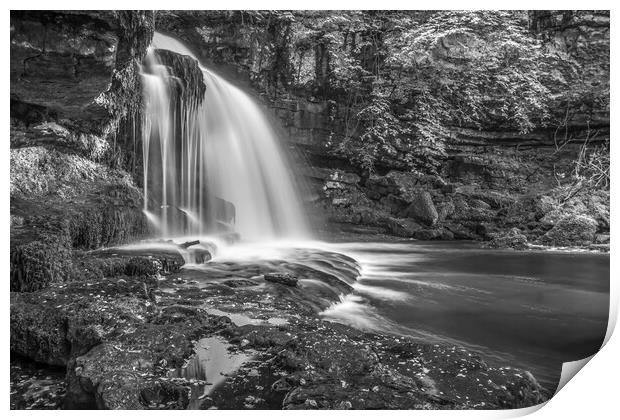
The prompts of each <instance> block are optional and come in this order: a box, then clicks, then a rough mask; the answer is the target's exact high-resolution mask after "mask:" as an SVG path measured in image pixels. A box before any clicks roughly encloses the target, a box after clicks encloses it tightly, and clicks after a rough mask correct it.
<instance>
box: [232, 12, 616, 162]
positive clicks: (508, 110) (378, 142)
mask: <svg viewBox="0 0 620 420" xmlns="http://www.w3.org/2000/svg"><path fill="white" fill-rule="evenodd" d="M241 15H242V17H243V16H245V19H246V21H248V22H250V21H251V22H253V23H254V26H252V25H251V24H250V25H248V28H249V27H253V28H254V29H251V30H250V31H251V38H252V41H251V42H252V43H256V42H260V48H258V49H259V50H260V52H259V58H258V59H256V60H254V65H255V66H256V67H257V68H256V71H257V72H258V73H260V72H261V71H262V69H263V68H265V65H266V64H265V63H269V64H268V66H269V68H270V69H271V70H270V71H269V72H266V73H265V74H269V75H270V77H273V76H271V75H273V74H277V75H278V76H277V77H276V79H277V80H270V81H268V85H270V88H274V86H275V87H276V88H277V87H278V86H282V87H285V88H287V89H290V88H292V90H293V91H295V90H296V89H299V90H301V91H303V92H308V91H309V92H311V95H312V96H310V98H309V99H310V100H314V99H318V100H324V101H328V102H329V103H330V104H331V108H330V121H331V123H333V124H334V125H333V126H332V127H331V128H330V129H331V131H332V136H331V137H330V138H329V141H328V142H327V143H326V146H327V147H333V148H334V149H335V151H337V152H339V153H340V154H341V155H344V156H346V157H348V158H349V160H350V161H351V162H352V163H354V164H355V165H358V166H359V167H360V168H361V169H363V170H365V171H367V172H372V171H373V170H374V169H375V166H376V165H377V164H383V165H385V164H388V166H392V167H394V166H395V164H396V166H401V167H402V166H405V167H408V168H410V169H414V170H415V169H418V170H423V171H425V172H429V171H430V172H433V170H434V169H436V168H437V167H438V166H439V164H440V162H441V159H442V157H443V156H445V146H446V143H447V142H448V140H449V139H450V138H451V136H453V135H454V134H453V132H454V128H459V127H460V128H468V129H478V130H488V131H494V130H497V131H500V130H509V131H518V132H520V133H527V132H530V131H532V130H534V129H538V128H545V127H557V126H561V125H562V123H564V125H565V126H568V124H569V121H570V120H571V119H572V118H573V117H575V116H576V115H579V113H583V112H593V110H597V109H603V110H604V109H606V108H607V109H608V103H609V82H608V81H605V80H599V79H601V77H603V79H604V78H605V77H604V76H605V74H608V73H609V64H608V61H609V60H608V57H609V41H608V36H607V37H606V36H605V35H604V34H602V35H600V34H599V35H596V36H595V37H594V38H596V39H592V40H589V39H586V40H585V41H584V40H583V38H584V36H583V35H582V34H580V33H579V32H578V31H577V32H576V33H575V35H574V39H572V40H571V42H572V44H570V45H564V46H563V45H555V44H554V43H555V42H556V41H555V40H553V39H549V38H545V37H544V36H542V35H541V34H540V33H541V31H542V30H538V32H536V31H533V30H531V29H530V28H531V24H532V22H531V21H530V19H531V17H532V15H531V14H528V12H525V11H441V12H435V11H338V12H334V11H324V10H319V11H293V12H288V11H271V12H268V11H267V12H266V11H260V12H259V11H252V12H241ZM565 15H566V13H565ZM567 16H568V15H567ZM583 16H586V18H587V16H589V15H588V13H585V12H583V13H582V12H575V13H573V14H570V16H569V17H570V19H572V20H571V21H570V22H569V23H570V24H571V25H572V24H573V23H574V24H575V25H579V24H580V22H581V21H580V20H579V19H582V18H583ZM573 21H574V22H573ZM595 23H596V22H595ZM257 24H258V25H259V26H260V27H261V28H263V29H262V30H256V27H255V26H256V25H257ZM594 26H596V25H594ZM599 26H600V25H599ZM603 26H604V25H603ZM601 30H602V31H604V28H603V29H601ZM571 33H572V32H571ZM563 34H564V32H563ZM571 36H572V35H571ZM599 38H600V39H599ZM564 47H566V48H565V51H563V50H562V48H564ZM562 51H563V52H562ZM606 57H607V59H606ZM606 63H607V64H606ZM274 70H275V71H274ZM558 110H561V112H558ZM340 122H343V125H344V127H340V126H338V124H339V123H340Z"/></svg>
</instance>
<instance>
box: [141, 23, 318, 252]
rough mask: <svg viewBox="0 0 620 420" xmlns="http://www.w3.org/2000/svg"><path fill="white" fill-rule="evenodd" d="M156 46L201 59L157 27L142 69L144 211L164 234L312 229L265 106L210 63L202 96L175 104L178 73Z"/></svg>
mask: <svg viewBox="0 0 620 420" xmlns="http://www.w3.org/2000/svg"><path fill="white" fill-rule="evenodd" d="M156 49H167V50H170V51H174V52H176V53H178V54H182V55H188V56H190V57H192V58H194V59H196V57H195V56H194V55H193V54H192V53H191V51H189V49H188V48H187V47H185V46H184V45H183V44H182V43H181V42H179V41H177V40H176V39H174V38H171V37H168V36H166V35H163V34H160V33H157V32H156V33H155V35H154V38H153V43H152V45H151V48H150V49H149V52H148V54H147V60H146V66H145V69H144V71H143V72H142V73H143V80H144V99H145V103H146V109H145V122H144V125H143V130H144V134H143V148H144V150H143V152H144V154H143V156H144V211H145V213H146V214H147V217H148V219H149V220H150V221H151V223H152V224H153V225H154V226H155V227H156V228H158V229H159V230H160V233H161V235H163V236H164V237H171V236H173V237H175V236H180V235H190V236H191V235H195V236H203V235H208V234H213V233H217V232H221V231H232V230H234V231H236V232H238V233H239V234H240V235H241V238H242V239H243V240H270V239H276V238H303V237H306V236H307V228H306V222H305V217H304V215H303V211H302V206H301V205H300V200H299V198H298V195H297V192H296V187H295V183H294V181H293V177H292V174H291V171H290V168H289V167H288V166H287V163H286V158H285V154H284V153H283V151H282V150H281V148H280V145H279V144H280V141H279V139H278V136H277V135H276V133H275V131H274V129H273V128H272V127H271V125H270V123H269V121H268V120H267V118H266V117H265V115H264V114H263V112H262V111H261V109H260V108H259V106H258V105H257V104H256V103H254V101H253V100H252V99H251V98H250V97H249V96H248V95H246V94H245V93H244V92H243V91H241V90H240V89H239V88H237V87H235V86H233V85H232V84H230V83H228V82H227V81H226V80H224V79H223V78H221V77H220V76H218V75H216V74H215V73H213V72H212V71H210V70H208V69H206V68H204V67H201V70H202V72H203V77H204V82H205V85H206V93H205V96H204V99H203V101H202V103H200V104H181V106H174V104H173V102H174V101H173V99H172V98H171V91H172V90H171V88H172V87H173V86H172V84H174V83H177V81H176V80H175V79H174V78H172V77H171V76H170V74H169V72H168V69H167V68H166V67H165V66H164V65H163V64H162V63H160V62H158V60H157V56H156V55H155V53H154V51H155V50H156ZM177 108H180V109H177ZM218 198H220V199H223V200H225V201H221V200H219V199H218ZM226 202H230V203H232V204H233V205H234V207H235V208H234V212H233V210H232V209H231V208H230V206H228V205H227V204H226Z"/></svg>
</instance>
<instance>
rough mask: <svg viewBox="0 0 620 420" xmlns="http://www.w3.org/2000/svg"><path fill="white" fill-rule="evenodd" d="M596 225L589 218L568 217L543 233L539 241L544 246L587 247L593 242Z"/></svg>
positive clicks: (580, 216) (579, 216) (582, 216)
mask: <svg viewBox="0 0 620 420" xmlns="http://www.w3.org/2000/svg"><path fill="white" fill-rule="evenodd" d="M597 229H598V223H597V222H596V220H594V219H593V218H591V217H589V216H584V215H568V216H565V217H563V218H562V219H560V220H559V221H558V222H557V223H556V225H555V226H554V227H553V228H552V229H551V230H550V231H548V232H547V233H545V234H544V235H543V236H542V237H541V238H540V241H541V242H542V243H544V244H546V245H555V246H577V245H588V244H590V243H592V242H593V241H594V240H595V237H596V231H597Z"/></svg>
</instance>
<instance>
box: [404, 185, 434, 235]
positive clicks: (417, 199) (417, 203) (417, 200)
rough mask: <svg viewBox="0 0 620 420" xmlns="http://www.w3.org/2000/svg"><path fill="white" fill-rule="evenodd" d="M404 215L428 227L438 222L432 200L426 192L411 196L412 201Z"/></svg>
mask: <svg viewBox="0 0 620 420" xmlns="http://www.w3.org/2000/svg"><path fill="white" fill-rule="evenodd" d="M405 215H406V216H407V217H410V218H412V219H415V220H416V221H419V222H421V223H424V224H425V225H428V226H433V225H435V223H437V220H439V214H438V213H437V209H436V208H435V204H433V198H432V197H431V195H430V193H429V192H428V191H419V192H417V193H414V194H413V201H412V203H411V204H410V205H409V207H407V210H405Z"/></svg>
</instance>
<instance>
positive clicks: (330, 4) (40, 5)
mask: <svg viewBox="0 0 620 420" xmlns="http://www.w3.org/2000/svg"><path fill="white" fill-rule="evenodd" d="M616 3H617V2H616ZM11 6H13V8H15V9H83V8H84V7H85V6H86V7H87V8H88V9H91V10H96V9H160V10H166V9H196V10H199V9H231V10H232V9H331V10H341V9H385V10H387V9H420V10H422V9H435V10H436V9H496V8H501V9H611V10H612V19H613V17H615V9H616V8H615V7H614V6H615V4H614V3H612V2H611V1H588V2H583V1H581V2H578V1H532V0H523V1H519V2H502V3H499V2H497V1H479V0H473V1H468V2H457V1H442V0H435V1H433V2H430V3H427V2H405V1H390V0H382V1H380V2H378V1H373V2H371V1H361V0H360V1H349V2H344V1H333V0H331V1H326V0H314V1H312V2H293V1H291V0H288V1H274V0H271V1H269V0H264V1H261V2H250V1H238V0H228V1H225V2H219V1H206V0H202V1H175V2H173V3H170V2H166V3H164V2H161V1H159V2H158V1H119V0H108V1H106V2H84V1H83V0H81V1H75V0H74V1H55V2H49V1H48V2H44V1H23V2H19V3H18V2H14V3H13V2H12V4H11ZM4 22H5V28H8V27H9V25H10V23H9V22H10V15H9V9H6V10H5V13H4ZM615 36H616V31H615V30H614V28H613V25H612V31H611V37H612V42H611V46H612V55H611V57H612V59H611V61H612V62H611V67H612V69H615V68H617V65H616V64H617V56H616V55H615V54H614V52H615V48H614V46H615V45H616V43H615V41H616V39H615ZM2 48H3V50H4V57H9V55H10V49H9V43H7V42H6V41H5V42H4V43H3V46H2ZM3 71H4V74H5V76H4V79H3V80H4V84H5V90H4V91H5V92H10V86H7V85H9V84H10V82H9V81H10V76H9V66H8V65H6V61H5V66H4V69H3ZM611 74H612V80H611V83H612V96H611V98H612V103H611V107H612V109H616V104H617V101H616V98H617V95H616V93H617V92H616V89H615V81H614V77H613V75H614V72H613V70H612V72H611ZM7 99H8V98H5V100H4V102H3V103H2V115H3V116H4V119H3V126H4V133H8V131H9V103H8V100H7ZM612 115H613V114H612ZM614 122H615V121H614ZM611 131H612V137H613V133H614V124H612V128H611ZM4 147H5V149H4V162H5V164H4V165H3V166H2V171H3V174H2V175H1V176H0V182H2V183H3V189H2V191H3V195H2V201H3V206H2V218H3V219H2V220H3V223H2V224H1V229H2V231H1V233H2V238H3V241H2V251H0V252H2V254H1V255H4V258H5V261H7V260H8V258H9V237H10V235H9V230H10V229H9V185H8V184H9V179H10V161H9V153H8V147H9V142H8V139H7V138H5V146H4ZM616 147H617V146H613V147H612V173H614V174H615V171H616V168H617V165H616V163H617V162H616V161H617V159H616V157H617V156H616V155H617V153H615V152H614V150H615V149H616ZM611 190H612V198H613V199H612V217H611V218H612V223H611V230H612V232H614V233H612V234H611V237H612V248H613V247H614V246H613V244H614V243H615V241H614V239H613V238H616V233H615V231H616V230H617V229H616V228H615V227H616V217H615V214H614V213H613V209H614V208H616V203H617V201H616V197H618V191H617V190H618V188H617V187H616V182H615V180H614V182H612V186H611ZM7 263H8V261H7ZM7 272H8V264H7V266H6V267H5V274H6V273H7ZM618 274H619V273H618V267H617V264H616V263H615V262H614V259H613V258H612V259H611V278H612V279H620V276H619V275H618ZM610 289H611V301H610V303H611V305H610V306H611V307H610V322H609V327H608V331H607V336H606V345H605V346H604V348H603V349H602V350H601V351H600V352H599V354H597V355H595V356H594V357H593V358H592V359H591V361H590V362H589V363H587V365H586V366H585V367H584V368H583V369H582V371H581V372H579V374H578V376H577V378H576V379H574V380H572V381H569V382H568V383H567V384H566V386H565V387H564V388H563V389H561V391H560V392H559V393H558V394H557V395H556V396H554V397H553V398H552V399H551V400H550V401H549V402H548V403H547V404H546V405H544V408H542V409H540V408H541V406H537V407H533V408H529V409H522V410H507V411H436V412H429V411H417V412H410V411H398V412H393V413H390V414H389V416H395V417H402V418H404V417H405V416H406V417H407V418H410V417H411V416H415V417H416V418H423V419H425V418H434V419H436V418H465V419H481V418H482V419H484V418H513V417H519V416H522V415H525V414H530V413H533V414H531V418H535V419H547V418H567V419H571V418H579V419H584V418H594V419H596V418H612V417H615V416H613V414H612V413H617V412H618V409H617V405H616V399H617V398H618V397H617V381H618V379H619V378H620V368H619V366H620V363H619V361H618V358H617V355H618V354H620V341H619V340H618V338H617V334H616V336H612V335H611V333H612V332H613V328H614V326H615V322H616V319H617V313H618V296H619V291H618V289H619V288H618V286H617V285H616V284H615V281H612V282H611V288H610ZM4 291H5V293H6V294H5V302H6V305H5V310H4V311H5V315H4V320H5V324H4V326H5V332H4V334H3V336H2V337H3V343H2V350H1V351H2V353H3V355H4V359H5V364H4V366H5V372H6V376H5V378H7V377H8V374H9V364H8V363H7V362H8V358H9V331H8V320H9V317H10V311H9V305H8V299H9V296H8V295H9V294H8V276H6V275H5V289H4ZM4 384H5V385H4V392H2V395H1V398H2V399H4V401H5V403H4V407H5V410H8V409H9V381H8V380H7V379H5V382H4ZM171 414H172V415H173V416H175V417H177V416H183V417H185V416H187V417H196V418H198V417H199V416H200V418H204V416H209V417H210V418H211V417H215V418H236V417H237V416H239V417H241V416H244V417H245V416H252V417H253V418H258V419H263V418H264V419H270V420H271V419H274V418H285V417H286V418H287V419H290V417H291V414H292V415H293V416H294V417H295V418H310V417H311V416H315V415H317V414H316V413H314V412H303V411H298V412H295V413H287V412H274V411H252V412H242V411H227V412H216V411H210V412H209V413H204V412H178V411H177V412H174V413H167V412H150V413H149V414H148V415H149V416H154V417H161V418H164V417H165V418H169V417H170V415H171ZM386 414H387V413H386ZM386 414H383V413H377V412H374V411H363V412H349V413H347V414H346V415H347V416H354V417H367V418H370V417H372V418H374V417H375V416H378V415H386ZM9 415H11V416H15V417H22V416H23V417H25V416H29V417H32V416H34V417H39V416H45V417H48V416H50V417H54V416H59V417H60V416H62V418H63V419H65V418H67V417H73V416H80V417H82V416H83V415H84V414H82V413H76V412H70V411H62V412H44V411H36V412H26V411H12V412H10V414H9ZM107 415H108V413H105V412H91V413H88V416H93V417H94V418H103V417H104V416H107ZM113 415H114V416H115V417H116V416H120V417H129V416H134V415H135V414H134V413H128V412H115V413H114V414H113ZM320 415H321V416H322V417H323V416H325V417H326V418H336V417H338V416H341V415H342V414H341V413H340V412H338V411H329V412H322V413H321V414H320Z"/></svg>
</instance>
